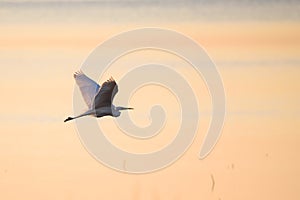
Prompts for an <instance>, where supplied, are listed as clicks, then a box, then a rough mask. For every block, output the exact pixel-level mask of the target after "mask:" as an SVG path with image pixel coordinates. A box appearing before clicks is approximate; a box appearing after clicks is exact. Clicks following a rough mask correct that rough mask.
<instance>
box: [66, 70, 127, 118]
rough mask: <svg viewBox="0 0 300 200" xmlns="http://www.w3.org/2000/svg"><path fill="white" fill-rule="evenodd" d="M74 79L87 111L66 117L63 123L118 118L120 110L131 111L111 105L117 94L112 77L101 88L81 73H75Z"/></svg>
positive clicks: (115, 84) (116, 86) (116, 87)
mask: <svg viewBox="0 0 300 200" xmlns="http://www.w3.org/2000/svg"><path fill="white" fill-rule="evenodd" d="M74 79H75V81H76V83H77V85H78V86H79V89H80V92H81V94H82V97H83V99H84V101H85V103H86V104H87V106H88V110H87V111H86V112H84V113H82V114H81V115H78V116H75V117H68V118H67V119H65V120H64V122H67V121H70V120H73V119H76V118H79V117H83V116H94V117H104V116H112V117H119V116H120V114H121V112H120V111H121V110H131V109H133V108H127V107H120V106H118V107H116V106H114V105H113V104H112V101H113V99H114V97H115V95H116V93H117V92H118V85H117V83H116V81H115V80H114V79H113V78H112V77H110V79H108V80H107V81H105V82H104V83H103V84H102V86H100V85H98V84H97V83H96V82H95V81H93V80H92V79H90V78H89V77H88V76H86V75H85V74H84V73H83V72H82V71H77V72H75V73H74Z"/></svg>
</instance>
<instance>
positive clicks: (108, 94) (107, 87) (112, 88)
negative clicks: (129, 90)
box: [95, 77, 118, 109]
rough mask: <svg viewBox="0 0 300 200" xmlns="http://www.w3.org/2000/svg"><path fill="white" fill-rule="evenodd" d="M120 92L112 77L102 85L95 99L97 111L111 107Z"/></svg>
mask: <svg viewBox="0 0 300 200" xmlns="http://www.w3.org/2000/svg"><path fill="white" fill-rule="evenodd" d="M117 92H118V85H117V83H116V81H115V80H114V79H113V78H112V77H110V79H108V80H107V81H105V82H104V83H103V84H102V87H101V89H100V91H99V92H98V94H97V95H96V97H95V109H97V108H102V107H111V104H112V101H113V98H114V97H115V95H116V94H117Z"/></svg>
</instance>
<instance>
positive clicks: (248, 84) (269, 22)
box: [0, 0, 300, 200]
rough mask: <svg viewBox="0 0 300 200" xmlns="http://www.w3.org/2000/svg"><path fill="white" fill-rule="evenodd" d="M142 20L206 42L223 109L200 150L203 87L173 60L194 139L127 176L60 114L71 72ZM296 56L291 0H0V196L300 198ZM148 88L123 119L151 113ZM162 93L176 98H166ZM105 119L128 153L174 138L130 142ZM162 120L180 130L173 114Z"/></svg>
mask: <svg viewBox="0 0 300 200" xmlns="http://www.w3.org/2000/svg"><path fill="white" fill-rule="evenodd" d="M141 27H161V28H167V29H172V30H175V31H178V32H180V33H182V34H185V35H187V36H189V37H191V38H193V39H194V40H195V41H197V42H198V43H199V44H200V45H201V46H202V47H203V48H205V49H206V51H207V52H208V54H209V56H210V57H211V59H212V60H214V62H215V64H216V66H217V67H218V69H219V72H220V75H221V76H222V79H223V83H224V88H225V92H226V97H227V116H226V120H225V125H224V129H223V133H222V136H221V138H220V140H219V142H218V143H217V145H216V147H215V148H214V150H213V151H212V153H211V154H210V155H209V156H208V157H207V158H205V159H204V160H199V159H198V153H199V150H200V147H201V144H202V142H203V138H204V136H205V134H206V131H207V128H208V126H209V119H210V116H209V114H207V112H206V111H207V110H209V109H207V108H209V94H208V93H207V92H205V84H204V83H203V81H202V82H201V81H200V82H201V83H199V86H198V85H197V83H198V82H197V81H193V80H194V79H193V76H194V73H193V71H192V70H190V71H188V69H187V68H183V69H181V70H183V71H184V70H186V71H185V73H186V74H187V76H190V77H191V84H192V85H193V86H195V87H196V88H197V87H198V89H197V91H198V92H197V94H196V95H197V96H198V97H199V99H200V101H199V104H200V105H201V104H202V103H203V104H204V105H203V104H202V105H203V109H202V110H201V112H200V116H202V117H201V118H200V120H199V128H198V134H197V137H196V138H195V141H194V143H193V144H192V146H191V147H190V148H189V149H188V151H187V152H186V153H185V154H184V155H183V157H182V158H180V159H179V160H178V161H177V162H175V163H174V164H173V165H171V166H170V167H168V168H165V169H163V170H160V171H158V172H155V173H150V174H143V175H130V174H126V173H121V172H117V171H114V170H112V169H109V168H107V167H105V166H103V165H101V164H100V163H99V162H98V161H96V160H95V159H94V158H93V157H92V156H91V155H89V153H88V152H87V151H86V150H85V148H84V147H83V146H82V144H81V142H80V139H79V137H78V135H77V133H76V129H75V124H73V123H68V124H65V123H63V120H64V119H65V117H67V116H68V115H70V114H72V112H73V109H72V97H73V88H74V80H73V78H72V74H73V73H74V72H75V71H76V70H78V69H79V68H80V66H81V64H82V63H83V61H84V60H85V59H86V58H87V56H88V55H89V53H90V52H91V51H92V50H93V49H94V48H95V47H96V46H97V45H99V44H100V43H101V42H103V41H105V40H106V39H108V38H110V37H111V36H113V35H115V34H118V33H120V32H123V31H128V30H131V29H135V28H141ZM178 45H180V44H178ZM116 48H117V47H116ZM156 53H157V52H156ZM156 53H155V52H149V51H148V52H144V54H141V55H136V56H139V58H143V59H144V58H145V55H152V57H151V58H153V57H154V58H157V57H159V55H156ZM103 56H105V55H103ZM133 58H134V57H133ZM299 58H300V3H299V1H296V0H295V1H292V0H291V1H289V0H288V1H283V0H282V1H281V0H268V1H263V2H261V1H258V0H255V1H248V0H240V1H238V0H229V1H221V0H212V1H205V0H200V1H196V0H190V1H179V0H175V1H171V0H166V1H162V0H154V1H150V0H140V1H138V0H124V1H121V0H115V1H109V0H100V1H96V0H91V1H81V0H66V1H58V0H41V1H38V0H28V1H27V0H13V1H3V0H0V69H1V74H2V75H1V79H0V94H1V104H0V199H20V198H23V199H128V200H129V199H132V200H138V199H149V200H150V199H156V200H157V199H174V200H175V199H176V200H179V199H190V200H194V199H195V200H196V199H217V200H219V199H222V200H224V199H230V200H233V199H249V200H250V199H278V200H279V199H291V200H292V199H295V200H296V199H299V198H300V193H299V188H300V183H299V181H298V179H299V178H300V157H299V155H298V153H299V151H300V132H299V129H300V104H299V102H300V93H299V91H300V81H299V75H300V60H299ZM145 59H146V58H145ZM170 59H171V60H172V58H170ZM146 60H147V59H146ZM121 61H122V60H121ZM172 61H173V63H177V65H180V61H179V60H178V61H177V60H176V58H173V60H172ZM120 63H122V62H120ZM117 64H118V63H116V65H117ZM125 72H126V71H125ZM115 73H116V72H115ZM110 75H111V73H107V76H110ZM107 76H105V77H103V79H101V80H100V81H103V80H105V79H106V78H108V77H107ZM113 76H114V77H115V78H116V80H118V79H117V78H118V77H120V76H121V75H120V74H113ZM194 78H195V77H194ZM196 78H197V77H196ZM201 88H202V89H201ZM203 88H204V89H203ZM151 91H152V90H151V89H149V88H148V89H147V88H145V89H144V91H141V92H140V93H137V95H136V96H134V97H133V99H132V102H131V103H132V104H133V105H135V106H136V107H137V108H140V109H136V110H137V111H135V113H133V114H132V115H133V116H132V117H133V119H136V120H137V124H140V125H141V126H143V125H145V124H147V123H148V122H149V118H148V114H145V115H143V113H146V109H148V110H149V107H151V104H153V102H159V101H162V100H161V99H153V102H151V101H150V100H149V99H148V100H149V101H147V102H146V103H145V104H146V105H147V106H146V107H145V104H142V103H141V100H139V98H141V99H142V98H144V100H143V102H145V97H147V96H145V95H149V97H151V96H152V95H153V94H151ZM201 91H203V93H202V92H201ZM161 92H165V91H161ZM150 99H151V98H150ZM163 101H164V103H165V104H169V103H170V101H171V102H172V105H173V103H174V105H175V104H176V100H174V97H170V98H169V100H165V99H164V100H163ZM101 120H102V119H101ZM147 120H148V121H147ZM112 122H113V119H111V118H104V119H103V120H102V122H101V121H100V122H99V123H103V128H104V129H105V130H107V129H108V130H107V135H108V137H111V140H115V142H119V146H121V147H122V148H125V149H126V148H127V149H128V150H131V151H136V150H137V149H135V147H136V148H139V147H140V148H143V147H146V148H145V149H138V150H143V151H150V150H153V149H155V148H157V147H161V146H163V145H164V144H166V143H165V141H166V140H167V139H170V138H171V137H172V136H171V135H168V134H166V137H165V138H163V139H162V140H161V141H160V140H159V139H156V140H155V142H154V143H153V142H152V143H151V142H150V143H148V146H145V145H141V144H140V143H139V144H137V143H138V142H136V141H133V142H132V143H130V140H132V138H125V136H124V135H122V136H120V135H121V134H117V132H114V133H115V134H109V132H110V131H111V130H112V129H116V128H115V127H114V126H115V125H114V124H113V123H112ZM169 123H171V124H169V125H168V126H167V128H168V127H169V128H178V126H179V125H178V123H179V122H178V118H176V115H175V118H174V120H173V121H172V120H171V121H170V122H169ZM172 123H173V124H172ZM120 138H121V140H120ZM120 141H121V142H120ZM153 144H155V145H157V146H155V145H153ZM148 147H149V148H148ZM297 155H298V156H297Z"/></svg>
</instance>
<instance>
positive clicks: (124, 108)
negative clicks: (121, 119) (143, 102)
mask: <svg viewBox="0 0 300 200" xmlns="http://www.w3.org/2000/svg"><path fill="white" fill-rule="evenodd" d="M133 109H134V108H126V107H121V108H120V110H133Z"/></svg>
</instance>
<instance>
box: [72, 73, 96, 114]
mask: <svg viewBox="0 0 300 200" xmlns="http://www.w3.org/2000/svg"><path fill="white" fill-rule="evenodd" d="M74 78H75V81H76V83H77V85H78V86H79V89H80V92H81V94H82V97H83V99H84V101H85V103H86V104H87V106H88V107H89V108H90V109H91V108H92V107H93V102H94V98H95V96H96V94H97V93H98V91H99V88H100V86H99V85H98V84H97V83H96V82H95V81H93V80H92V79H90V78H89V77H87V76H86V75H85V74H84V73H83V72H82V71H77V72H75V73H74Z"/></svg>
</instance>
